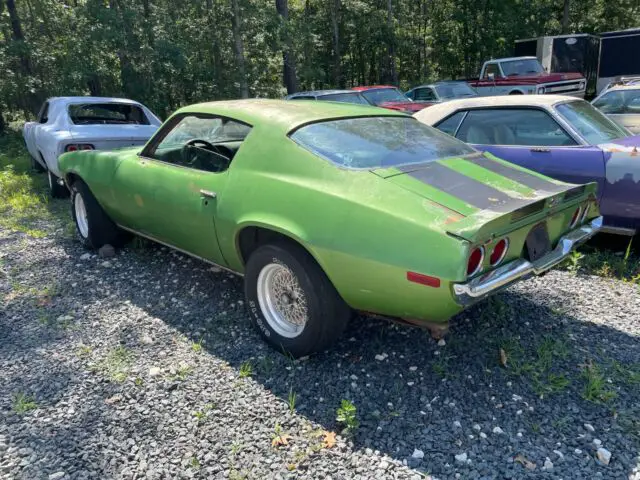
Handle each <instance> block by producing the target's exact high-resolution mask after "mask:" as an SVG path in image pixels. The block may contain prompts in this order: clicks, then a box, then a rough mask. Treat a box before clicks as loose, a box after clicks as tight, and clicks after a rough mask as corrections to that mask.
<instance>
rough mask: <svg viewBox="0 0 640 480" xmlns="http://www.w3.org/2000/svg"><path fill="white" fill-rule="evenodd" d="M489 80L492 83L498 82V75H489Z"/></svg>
mask: <svg viewBox="0 0 640 480" xmlns="http://www.w3.org/2000/svg"><path fill="white" fill-rule="evenodd" d="M487 80H489V81H490V82H495V81H496V74H495V73H487Z"/></svg>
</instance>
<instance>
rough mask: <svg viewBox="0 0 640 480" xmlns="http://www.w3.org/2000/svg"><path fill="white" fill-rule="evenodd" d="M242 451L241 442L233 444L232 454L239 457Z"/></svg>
mask: <svg viewBox="0 0 640 480" xmlns="http://www.w3.org/2000/svg"><path fill="white" fill-rule="evenodd" d="M240 450H242V444H241V443H240V442H233V443H232V444H231V453H232V454H233V455H237V454H238V453H239V452H240Z"/></svg>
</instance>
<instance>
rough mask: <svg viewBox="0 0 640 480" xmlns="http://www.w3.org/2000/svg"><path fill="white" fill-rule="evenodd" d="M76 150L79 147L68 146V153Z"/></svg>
mask: <svg viewBox="0 0 640 480" xmlns="http://www.w3.org/2000/svg"><path fill="white" fill-rule="evenodd" d="M76 150H78V146H77V145H67V152H75V151H76Z"/></svg>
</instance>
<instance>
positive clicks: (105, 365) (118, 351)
mask: <svg viewBox="0 0 640 480" xmlns="http://www.w3.org/2000/svg"><path fill="white" fill-rule="evenodd" d="M131 357H132V354H131V352H130V351H129V350H128V349H127V348H126V347H123V346H122V345H121V346H119V347H116V348H114V349H113V350H111V351H110V352H109V353H108V354H107V356H106V357H105V359H104V360H103V361H102V362H100V364H99V365H98V368H99V369H100V370H102V371H103V372H104V373H105V374H106V375H107V376H108V377H109V379H110V380H112V381H114V382H117V383H122V382H124V381H125V380H126V379H127V373H128V371H129V366H130V365H131V362H132V358H131Z"/></svg>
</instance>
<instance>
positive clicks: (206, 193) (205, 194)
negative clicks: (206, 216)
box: [200, 190, 217, 198]
mask: <svg viewBox="0 0 640 480" xmlns="http://www.w3.org/2000/svg"><path fill="white" fill-rule="evenodd" d="M200 196H201V197H204V198H216V196H217V193H216V192H211V191H209V190H200Z"/></svg>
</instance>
